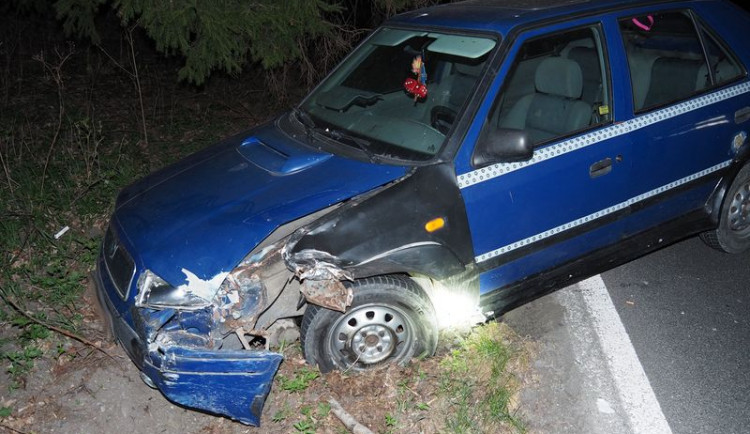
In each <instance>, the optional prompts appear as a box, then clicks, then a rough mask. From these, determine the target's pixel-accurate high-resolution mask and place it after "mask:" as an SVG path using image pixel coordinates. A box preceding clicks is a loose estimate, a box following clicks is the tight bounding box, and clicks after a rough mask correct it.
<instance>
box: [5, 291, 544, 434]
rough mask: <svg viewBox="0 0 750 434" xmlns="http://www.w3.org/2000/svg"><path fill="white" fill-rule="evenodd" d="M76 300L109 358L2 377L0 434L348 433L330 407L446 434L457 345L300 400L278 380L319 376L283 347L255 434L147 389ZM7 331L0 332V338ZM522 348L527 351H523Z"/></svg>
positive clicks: (44, 363)
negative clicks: (447, 392)
mask: <svg viewBox="0 0 750 434" xmlns="http://www.w3.org/2000/svg"><path fill="white" fill-rule="evenodd" d="M84 300H85V302H86V305H85V306H83V309H82V311H83V312H84V324H85V327H86V336H87V337H88V338H89V339H91V340H92V341H94V342H95V343H96V344H97V345H100V346H101V348H102V349H103V350H105V351H106V353H107V354H104V352H101V351H97V350H94V349H92V348H90V347H86V346H83V345H81V344H78V343H76V344H72V343H68V344H66V348H67V351H66V352H65V353H63V354H62V355H61V356H60V357H58V358H57V359H54V358H49V357H43V358H39V359H37V360H36V366H35V367H34V369H33V370H32V372H31V373H30V375H29V376H28V377H27V379H26V381H25V385H24V386H23V387H22V388H20V389H16V390H12V391H11V390H9V387H8V384H9V383H8V382H9V377H8V375H7V374H5V373H4V374H3V375H4V376H3V377H0V380H2V381H0V383H2V384H0V406H4V407H11V408H13V413H12V415H11V416H10V417H6V418H5V419H0V432H2V431H3V429H4V430H6V431H7V432H16V433H73V432H74V433H94V432H134V433H140V432H160V433H170V432H184V433H290V432H291V433H345V432H348V430H347V429H346V428H345V427H344V425H343V424H342V423H341V422H340V421H339V420H338V419H337V418H336V417H335V416H334V415H333V413H332V412H330V411H329V407H328V406H327V402H328V400H329V399H330V398H334V399H335V400H337V401H338V402H339V403H340V404H341V405H342V406H343V407H344V409H345V410H346V411H348V412H349V413H350V414H351V415H352V416H353V417H354V418H355V419H356V420H357V421H359V422H360V423H361V424H363V425H365V426H367V427H369V428H370V429H371V430H372V431H373V432H376V433H434V432H450V430H448V429H446V420H447V418H446V416H447V415H450V414H451V411H452V403H451V402H450V401H451V400H450V397H447V398H446V397H445V396H443V395H441V394H440V390H441V389H440V388H441V381H442V380H441V378H442V377H441V374H440V372H441V366H440V363H441V360H442V359H444V356H445V355H446V354H450V353H451V352H452V351H453V350H454V348H455V347H456V345H458V342H459V341H460V339H461V337H460V336H456V335H454V336H453V337H447V336H443V339H442V344H441V346H440V349H439V351H438V354H437V355H436V357H432V358H428V359H424V360H418V361H414V362H413V363H411V364H410V365H408V366H407V367H399V366H391V367H388V368H386V369H382V370H378V371H375V372H369V373H365V374H347V373H341V372H334V373H330V374H325V375H319V376H318V377H317V378H315V379H313V380H311V381H310V382H309V385H308V386H307V387H306V388H304V390H299V391H290V390H282V386H281V381H280V378H286V379H292V378H295V375H299V374H300V372H302V373H305V372H307V373H313V376H315V375H317V374H318V372H317V370H313V369H311V368H310V367H309V366H307V365H305V362H304V359H303V357H302V354H301V352H300V350H299V345H298V344H295V345H291V346H289V347H287V348H286V349H285V350H284V355H285V360H284V362H283V363H282V365H281V368H280V369H279V372H278V373H277V376H276V380H275V381H274V384H273V388H272V390H271V393H270V395H269V397H268V400H267V401H266V405H265V408H264V411H263V416H262V426H261V427H257V428H256V427H251V426H247V425H243V424H241V423H238V422H234V421H231V420H229V419H226V418H223V417H218V416H213V415H208V414H204V413H201V412H198V411H193V410H189V409H185V408H182V407H180V406H178V405H175V404H172V403H170V402H169V401H168V400H166V399H165V398H164V397H163V395H162V394H161V393H160V392H159V391H158V390H154V389H151V388H149V387H148V386H146V384H144V383H143V381H142V380H141V379H140V377H139V372H138V369H137V368H136V367H135V365H134V364H133V363H132V362H131V361H130V360H129V359H128V357H127V356H126V354H125V353H124V351H123V350H122V348H120V347H119V346H117V345H115V344H113V343H112V342H111V341H109V340H108V339H107V337H106V336H107V335H106V332H105V330H104V328H103V324H102V322H101V321H100V320H99V318H98V313H97V312H96V307H95V306H96V305H95V300H94V295H93V293H92V292H91V291H89V292H88V293H87V295H86V297H85V298H84ZM502 327H504V329H503V330H505V331H507V332H508V335H509V336H514V335H513V333H512V331H510V330H509V329H508V328H507V327H505V326H502ZM8 332H10V330H8V329H6V330H0V335H7V334H8ZM519 339H520V338H519ZM53 342H54V339H48V340H47V341H45V342H44V344H43V345H42V349H43V350H44V351H45V352H46V353H50V352H52V353H54V350H55V348H54V344H53ZM519 342H520V341H519ZM519 342H516V343H519ZM520 343H521V344H522V346H523V347H524V348H526V344H527V343H526V342H520ZM73 356H74V357H73ZM524 360H525V362H527V360H526V359H524ZM525 362H524V363H520V362H513V363H511V364H510V365H509V369H510V370H511V371H512V372H513V374H512V375H513V377H514V378H517V379H518V380H519V382H518V384H519V385H520V384H521V383H523V382H524V381H526V380H525V379H524V378H527V377H530V374H528V373H527V372H526V371H525V368H526V365H525ZM6 383H7V384H6ZM500 429H501V431H499V432H516V431H518V430H517V429H516V428H513V427H511V426H506V427H503V426H501V427H500ZM493 430H494V429H493Z"/></svg>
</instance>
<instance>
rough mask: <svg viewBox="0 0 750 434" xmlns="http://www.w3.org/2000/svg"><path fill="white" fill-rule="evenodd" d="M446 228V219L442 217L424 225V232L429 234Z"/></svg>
mask: <svg viewBox="0 0 750 434" xmlns="http://www.w3.org/2000/svg"><path fill="white" fill-rule="evenodd" d="M444 227H445V219H444V218H442V217H438V218H436V219H432V220H430V221H428V222H427V223H426V224H425V225H424V230H426V231H427V232H435V231H437V230H440V229H443V228H444Z"/></svg>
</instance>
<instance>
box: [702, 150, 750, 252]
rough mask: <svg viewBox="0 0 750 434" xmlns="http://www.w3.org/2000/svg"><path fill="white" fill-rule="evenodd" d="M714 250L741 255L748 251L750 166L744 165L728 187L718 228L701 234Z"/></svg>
mask: <svg viewBox="0 0 750 434" xmlns="http://www.w3.org/2000/svg"><path fill="white" fill-rule="evenodd" d="M701 239H702V240H703V241H704V242H705V243H706V244H708V245H709V246H710V247H713V248H714V249H716V250H720V251H722V252H727V253H742V252H745V251H747V250H748V249H750V164H746V165H745V166H744V167H743V168H742V169H741V170H740V172H739V173H738V174H737V176H736V177H735V178H734V181H732V185H731V186H729V190H728V191H727V195H726V197H725V198H724V203H723V204H722V205H721V215H720V216H719V226H718V227H717V228H716V229H715V230H713V231H708V232H704V233H702V234H701Z"/></svg>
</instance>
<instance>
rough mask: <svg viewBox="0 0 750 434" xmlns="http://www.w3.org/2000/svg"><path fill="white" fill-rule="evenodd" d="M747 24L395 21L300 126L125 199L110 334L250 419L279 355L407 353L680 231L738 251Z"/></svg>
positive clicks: (219, 410)
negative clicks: (444, 331) (296, 345)
mask: <svg viewBox="0 0 750 434" xmlns="http://www.w3.org/2000/svg"><path fill="white" fill-rule="evenodd" d="M748 27H750V18H748V16H747V14H745V13H744V12H743V11H741V10H740V9H738V8H737V7H736V6H734V5H733V4H731V3H729V2H726V1H719V0H695V1H655V2H643V1H615V0H604V1H596V2H592V1H582V0H581V1H577V0H535V1H520V0H519V1H502V2H492V1H483V0H477V1H467V2H462V3H454V4H449V5H443V6H436V7H432V8H428V9H423V10H420V11H415V12H410V13H406V14H402V15H398V16H396V17H394V18H392V19H391V20H389V21H388V22H387V23H386V24H385V25H384V26H383V27H381V28H380V29H378V30H377V31H375V32H374V33H373V34H372V35H371V36H370V37H368V38H367V39H366V40H365V41H364V42H363V43H362V44H361V45H360V46H359V47H358V48H357V49H356V50H354V51H353V52H352V53H351V54H350V55H349V56H348V57H347V58H346V59H345V60H344V61H343V62H342V63H341V64H340V65H339V66H338V67H337V68H336V69H335V70H334V71H333V72H332V73H331V74H330V75H329V76H328V77H327V78H326V79H325V80H324V81H323V82H322V83H321V84H320V85H318V86H317V87H316V88H315V89H314V90H313V92H311V93H310V95H308V96H307V97H306V98H305V99H304V100H303V101H302V102H301V103H300V104H299V105H298V106H297V107H296V108H294V109H293V110H291V111H290V112H288V113H285V114H283V115H281V116H279V117H278V118H276V119H275V120H273V121H272V122H269V123H267V124H265V125H262V126H259V127H257V128H254V129H251V130H249V131H246V132H244V133H242V134H239V135H237V136H235V137H232V138H229V139H227V140H224V141H223V142H221V143H218V144H216V145H214V146H211V147H209V148H207V149H204V150H203V151H200V152H198V153H196V154H194V155H191V156H189V157H188V158H186V159H184V160H182V161H180V162H178V163H176V164H174V165H172V166H169V167H167V168H165V169H162V170H160V171H158V172H155V173H153V174H151V175H149V176H147V177H145V178H143V179H141V180H139V181H137V182H135V183H134V184H132V185H130V186H129V187H127V188H125V189H124V190H123V191H122V192H121V193H120V194H119V196H118V198H117V202H116V205H115V210H114V213H113V215H112V218H111V221H110V225H109V228H108V230H107V232H106V236H105V238H104V241H103V244H102V249H101V254H100V256H99V259H98V267H97V272H96V283H97V287H98V291H97V293H98V295H99V299H100V302H101V303H102V304H103V306H104V307H105V311H106V313H107V317H108V321H109V322H110V324H111V326H112V329H113V330H114V334H115V336H116V338H117V340H118V341H119V343H120V344H121V345H122V346H123V348H125V350H126V351H127V353H128V354H129V356H130V357H131V358H132V360H133V361H134V362H135V364H136V365H137V366H138V367H139V368H140V370H141V371H142V376H143V379H144V381H145V382H146V383H148V384H149V385H150V386H152V387H156V388H158V389H159V390H160V391H161V392H162V393H163V394H164V395H165V396H166V397H167V398H168V399H169V400H171V401H173V402H175V403H178V404H180V405H183V406H186V407H189V408H194V409H198V410H203V411H205V412H209V413H213V414H218V415H224V416H227V417H230V418H232V419H235V420H238V421H240V422H243V423H246V424H252V425H258V424H259V423H260V415H261V411H262V408H263V404H264V401H265V399H266V397H267V395H268V392H269V389H270V387H271V384H272V381H273V378H274V374H275V372H276V370H277V368H278V366H279V364H280V363H281V361H282V356H281V355H280V354H279V353H278V352H274V351H273V350H274V349H275V348H276V346H277V345H278V344H279V342H282V341H289V340H291V339H296V338H297V336H299V337H300V339H301V341H302V347H303V351H304V355H305V358H306V359H307V361H308V362H309V363H310V364H312V365H315V366H317V367H318V368H319V369H320V370H321V371H324V372H325V371H330V370H334V369H341V370H349V371H360V370H367V369H375V368H378V367H381V366H383V365H385V364H388V363H401V364H404V363H407V362H408V361H409V360H410V359H412V358H413V357H417V356H422V355H431V354H433V353H434V351H435V349H436V345H437V336H438V330H439V328H441V327H447V326H450V325H452V324H456V323H462V322H464V321H476V320H481V319H483V318H485V317H488V316H493V315H494V316H498V315H501V314H502V313H503V312H506V311H508V310H510V309H513V308H515V307H517V306H519V305H521V304H523V303H526V302H528V301H530V300H533V299H534V298H537V297H540V296H542V295H545V294H548V293H550V292H552V291H554V290H556V289H558V288H562V287H564V286H567V285H570V284H572V283H575V282H577V281H579V280H581V279H584V278H586V277H588V276H591V275H594V274H597V273H599V272H601V271H604V270H606V269H609V268H612V267H615V266H617V265H619V264H622V263H624V262H626V261H629V260H631V259H633V258H636V257H638V256H640V255H644V254H646V253H648V252H650V251H653V250H655V249H658V248H661V247H662V246H665V245H667V244H669V243H672V242H675V241H678V240H680V239H683V238H685V237H688V236H692V235H696V234H701V236H702V238H703V239H704V240H705V241H706V242H707V243H708V244H709V245H710V246H712V247H714V248H717V249H720V250H723V251H726V252H732V253H736V252H741V251H744V250H747V249H748V247H750V164H748V161H749V159H750V146H749V145H748V144H747V135H748V130H749V129H750V122H748V121H749V120H750V81H749V80H748V74H747V65H748V64H750V39H748V38H747V37H746V36H745V34H746V31H747V28H748Z"/></svg>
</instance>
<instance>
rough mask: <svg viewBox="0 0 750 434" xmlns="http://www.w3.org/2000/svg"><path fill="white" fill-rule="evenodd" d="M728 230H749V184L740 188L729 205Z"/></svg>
mask: <svg viewBox="0 0 750 434" xmlns="http://www.w3.org/2000/svg"><path fill="white" fill-rule="evenodd" d="M729 228H730V229H732V230H733V231H744V230H746V229H748V228H750V182H746V183H744V184H742V186H740V188H739V189H738V190H737V192H736V193H735V194H734V196H733V197H732V202H731V203H730V204H729Z"/></svg>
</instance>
